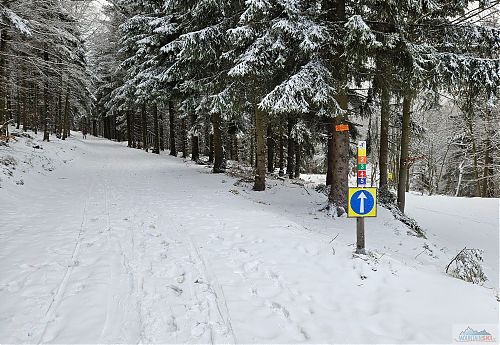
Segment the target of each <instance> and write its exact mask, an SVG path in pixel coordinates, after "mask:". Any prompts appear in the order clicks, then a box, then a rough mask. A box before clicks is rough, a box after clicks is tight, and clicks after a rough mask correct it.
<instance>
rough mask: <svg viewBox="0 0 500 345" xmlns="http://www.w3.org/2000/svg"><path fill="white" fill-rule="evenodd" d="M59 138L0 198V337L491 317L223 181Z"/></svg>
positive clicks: (400, 266)
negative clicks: (59, 155) (49, 167)
mask: <svg viewBox="0 0 500 345" xmlns="http://www.w3.org/2000/svg"><path fill="white" fill-rule="evenodd" d="M70 142H71V144H72V145H74V150H75V152H76V153H75V154H74V157H75V158H74V161H72V162H69V163H68V164H66V165H64V164H61V166H60V167H58V168H57V169H56V170H55V171H54V172H52V173H50V174H39V175H34V176H29V177H26V178H25V185H24V186H23V187H22V188H17V189H15V190H14V189H9V188H7V189H4V190H2V192H1V194H0V201H1V202H2V203H4V204H5V203H6V205H4V204H3V205H2V212H3V214H2V215H1V216H0V229H1V232H0V268H1V275H0V301H1V303H0V342H4V343H5V342H6V343H15V342H29V343H40V342H43V343H46V342H49V343H186V342H187V343H284V342H287V343H290V342H312V343H318V342H351V343H352V342H363V343H374V342H384V343H402V342H403V343H406V342H418V343H428V342H432V343H436V342H446V343H448V342H451V341H452V336H453V327H454V326H455V325H457V324H467V323H475V324H478V323H486V324H494V323H496V322H498V303H497V302H496V300H495V298H494V293H493V292H492V291H491V290H488V289H486V288H484V287H479V286H473V285H471V284H468V283H465V282H462V281H459V280H456V279H453V278H450V277H446V276H444V275H443V274H441V273H440V272H435V271H433V270H432V269H419V268H418V267H415V266H416V264H413V263H411V264H407V263H406V262H402V261H401V260H400V258H397V257H396V258H395V257H392V256H391V255H387V256H386V257H382V258H380V259H378V260H375V259H366V260H364V259H361V258H353V257H352V247H351V246H350V245H348V244H347V243H342V242H340V243H339V245H337V246H334V244H335V241H338V240H334V242H333V243H334V244H333V245H332V243H331V240H332V238H333V237H334V235H335V234H336V233H339V232H342V229H341V228H339V229H335V227H332V228H331V229H329V230H328V231H326V232H325V230H324V229H323V231H320V230H321V229H314V228H313V229H312V230H311V229H310V228H307V229H306V228H305V227H304V225H303V224H301V223H300V222H299V221H298V220H297V218H296V216H294V215H291V214H290V213H287V212H277V211H276V208H275V207H266V205H265V203H261V202H256V201H255V200H253V199H252V198H251V197H242V196H243V195H242V194H244V193H245V191H244V190H243V189H242V188H237V187H234V186H233V182H234V180H233V179H232V178H229V177H227V176H224V175H213V174H210V173H209V170H208V169H206V168H204V167H198V166H192V165H190V164H188V163H184V162H183V161H182V160H181V159H176V158H172V157H167V156H164V155H162V156H155V155H152V154H146V153H144V152H141V151H138V150H133V149H129V148H126V147H124V146H123V145H122V144H117V143H114V142H110V141H106V140H102V139H96V138H92V139H90V140H87V141H80V140H78V139H74V138H73V139H71V141H70ZM48 145H65V144H57V143H52V144H47V146H48ZM7 201H8V202H7ZM311 219H312V216H311ZM314 219H316V218H314ZM322 219H323V218H322ZM325 219H326V218H325ZM346 221H350V220H346ZM330 223H331V221H330ZM316 230H317V231H316ZM407 238H409V239H410V240H411V241H414V239H413V238H411V237H407ZM415 241H416V240H415ZM332 246H334V249H332Z"/></svg>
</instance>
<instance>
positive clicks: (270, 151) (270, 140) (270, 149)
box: [267, 123, 274, 173]
mask: <svg viewBox="0 0 500 345" xmlns="http://www.w3.org/2000/svg"><path fill="white" fill-rule="evenodd" d="M267 172H268V173H273V172H274V137H273V128H272V123H269V124H268V126H267Z"/></svg>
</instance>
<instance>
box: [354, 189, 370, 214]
mask: <svg viewBox="0 0 500 345" xmlns="http://www.w3.org/2000/svg"><path fill="white" fill-rule="evenodd" d="M349 202H350V204H351V208H352V210H353V211H354V212H356V213H357V214H361V215H362V214H367V213H369V212H370V211H371V210H372V209H373V206H375V201H374V200H373V196H372V195H371V194H370V193H368V192H367V191H363V190H358V191H357V192H356V193H354V194H353V195H352V197H351V200H350V201H349Z"/></svg>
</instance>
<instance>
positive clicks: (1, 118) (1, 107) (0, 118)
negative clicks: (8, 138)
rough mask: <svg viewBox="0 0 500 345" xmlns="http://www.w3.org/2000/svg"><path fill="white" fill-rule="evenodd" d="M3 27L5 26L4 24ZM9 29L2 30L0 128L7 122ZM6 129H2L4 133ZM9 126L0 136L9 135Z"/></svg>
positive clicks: (0, 36) (0, 41)
mask: <svg viewBox="0 0 500 345" xmlns="http://www.w3.org/2000/svg"><path fill="white" fill-rule="evenodd" d="M2 25H3V24H2ZM6 36H7V29H0V126H2V125H3V124H4V123H5V122H6V119H5V117H6V116H5V96H6V90H7V83H6V81H5V80H4V79H6V77H5V74H6V73H5V62H6V58H5V55H4V52H5V50H6V45H7V37H6ZM3 130H4V129H2V131H3ZM7 130H8V126H6V127H5V132H0V135H2V134H5V133H7Z"/></svg>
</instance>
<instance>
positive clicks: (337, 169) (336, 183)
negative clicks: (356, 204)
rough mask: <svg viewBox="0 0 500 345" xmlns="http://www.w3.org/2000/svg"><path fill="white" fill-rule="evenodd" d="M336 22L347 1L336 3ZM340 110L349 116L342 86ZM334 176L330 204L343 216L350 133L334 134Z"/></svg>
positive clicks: (344, 68)
mask: <svg viewBox="0 0 500 345" xmlns="http://www.w3.org/2000/svg"><path fill="white" fill-rule="evenodd" d="M336 5H337V6H336V13H335V14H336V20H339V21H342V22H343V21H345V20H346V13H345V0H339V1H337V2H336ZM343 54H344V51H343V49H342V48H340V49H339V51H338V56H339V61H340V65H339V66H338V69H339V73H340V76H341V79H342V84H343V85H347V82H348V76H347V66H346V63H347V62H346V61H344V59H343V58H342V55H343ZM336 98H337V102H338V104H339V106H340V109H342V110H343V111H345V114H347V110H348V105H349V98H348V95H347V87H346V86H342V87H341V89H340V92H339V93H338V94H337V96H336ZM346 120H347V115H344V114H341V115H339V116H337V117H336V118H335V125H337V124H341V123H344V122H345V121H346ZM333 148H334V149H333V153H334V155H335V156H334V159H333V165H334V169H333V174H332V184H331V188H330V195H329V197H328V201H329V204H330V205H331V206H332V207H335V208H336V213H335V214H336V215H337V216H341V215H343V214H344V213H346V212H347V191H348V178H349V131H344V132H337V131H335V132H334V135H333Z"/></svg>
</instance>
